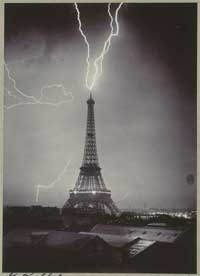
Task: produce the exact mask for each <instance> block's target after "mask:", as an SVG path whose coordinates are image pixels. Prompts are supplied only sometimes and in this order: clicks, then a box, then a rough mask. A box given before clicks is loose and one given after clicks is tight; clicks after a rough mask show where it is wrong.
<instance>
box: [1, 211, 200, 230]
mask: <svg viewBox="0 0 200 276" xmlns="http://www.w3.org/2000/svg"><path fill="white" fill-rule="evenodd" d="M64 215H65V216H68V215H69V216H74V217H76V216H77V217H78V218H80V216H81V217H90V219H91V220H90V222H89V223H87V224H85V225H83V224H82V225H79V219H78V218H77V221H76V220H74V221H73V223H72V224H71V225H69V226H68V227H67V228H66V226H64V224H63V219H62V214H61V211H60V209H59V208H57V207H42V206H30V207H5V208H4V213H3V232H4V234H5V233H7V232H8V231H10V230H12V229H15V228H27V227H28V228H29V227H34V228H41V229H44V228H46V229H53V230H61V229H62V230H63V229H66V230H68V231H75V232H78V231H89V230H90V229H91V228H92V227H93V226H94V225H95V224H97V223H99V224H114V225H130V226H144V225H147V224H151V223H162V224H165V225H166V226H169V227H170V226H171V227H174V226H176V227H178V226H180V227H182V226H186V225H188V224H195V223H196V218H192V219H185V218H184V217H176V216H174V217H172V216H169V215H166V214H162V215H161V214H159V215H154V216H152V215H149V216H148V215H145V216H144V215H143V214H141V215H140V214H136V213H134V212H123V213H121V215H119V216H115V215H108V214H103V213H95V212H94V210H93V211H91V210H83V209H73V208H72V209H68V210H67V212H66V211H65V214H64Z"/></svg>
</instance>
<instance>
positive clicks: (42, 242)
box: [3, 229, 105, 250]
mask: <svg viewBox="0 0 200 276" xmlns="http://www.w3.org/2000/svg"><path fill="white" fill-rule="evenodd" d="M92 240H98V242H101V243H105V242H104V241H103V240H101V239H100V238H99V237H97V236H96V235H90V236H89V235H84V234H79V233H74V232H66V231H52V230H50V231H41V230H39V231H36V230H34V231H33V230H32V229H25V230H24V229H18V230H14V231H11V232H9V233H8V234H6V235H5V236H4V241H3V243H4V247H12V246H33V245H34V246H35V245H37V246H45V247H49V248H60V249H70V250H79V249H80V248H82V247H84V246H85V245H86V244H87V243H88V242H90V241H92Z"/></svg>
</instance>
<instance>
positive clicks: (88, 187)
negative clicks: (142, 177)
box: [63, 94, 119, 214]
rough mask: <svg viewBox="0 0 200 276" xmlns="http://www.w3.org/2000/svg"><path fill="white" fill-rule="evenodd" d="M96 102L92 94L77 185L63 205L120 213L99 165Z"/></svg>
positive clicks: (84, 209) (88, 101)
mask: <svg viewBox="0 0 200 276" xmlns="http://www.w3.org/2000/svg"><path fill="white" fill-rule="evenodd" d="M94 104H95V101H94V99H93V98H92V94H90V97H89V99H88V100H87V105H88V110H87V126H86V138H85V148H84V154H83V161H82V164H81V167H80V173H79V176H78V179H77V181H76V184H75V187H74V189H72V190H70V197H69V199H68V200H67V201H66V203H65V205H64V206H63V211H64V210H65V209H67V208H80V209H81V210H82V211H90V210H92V211H95V212H97V213H110V214H118V213H119V210H118V208H117V206H116V205H115V204H114V202H113V200H112V198H111V191H110V190H108V189H107V188H106V186H105V183H104V180H103V177H102V174H101V168H100V166H99V161H98V155H97V146H96V132H95V119H94Z"/></svg>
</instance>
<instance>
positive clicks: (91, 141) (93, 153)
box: [81, 94, 99, 168]
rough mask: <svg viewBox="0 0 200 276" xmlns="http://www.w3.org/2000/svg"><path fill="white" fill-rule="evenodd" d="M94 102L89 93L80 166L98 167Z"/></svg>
mask: <svg viewBox="0 0 200 276" xmlns="http://www.w3.org/2000/svg"><path fill="white" fill-rule="evenodd" d="M94 104H95V101H94V99H93V98H92V94H90V97H89V99H88V100H87V105H88V110H87V126H86V138H85V148H84V155H83V162H82V166H81V167H82V168H88V167H95V168H99V161H98V155H97V146H96V133H95V119H94Z"/></svg>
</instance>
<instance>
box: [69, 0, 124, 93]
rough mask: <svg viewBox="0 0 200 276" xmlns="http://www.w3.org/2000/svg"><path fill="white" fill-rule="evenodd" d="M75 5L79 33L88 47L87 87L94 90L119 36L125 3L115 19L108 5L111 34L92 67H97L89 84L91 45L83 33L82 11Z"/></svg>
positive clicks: (116, 11)
mask: <svg viewBox="0 0 200 276" xmlns="http://www.w3.org/2000/svg"><path fill="white" fill-rule="evenodd" d="M74 5H75V9H76V12H77V20H78V24H79V32H80V33H81V36H82V37H83V39H84V42H85V44H86V46H87V56H86V64H87V68H86V77H85V85H86V87H87V88H88V89H89V90H92V89H93V87H94V85H95V83H96V81H97V80H98V79H99V77H100V76H101V75H102V72H103V60H104V57H105V55H106V54H107V53H108V51H109V49H110V46H111V40H112V38H113V37H115V36H118V34H119V22H118V14H119V10H120V9H121V6H122V5H123V2H121V3H120V4H119V5H118V7H117V9H116V10H115V16H114V19H113V16H112V14H111V11H110V8H111V4H110V3H109V4H108V15H109V17H110V29H111V30H110V34H109V36H108V38H107V40H106V41H105V42H104V46H103V49H102V51H101V53H100V55H99V56H98V57H97V58H96V59H95V60H94V62H93V63H92V66H94V67H95V72H94V74H93V77H92V81H91V82H89V75H90V68H91V64H90V44H89V42H88V39H87V37H86V35H85V33H84V32H83V29H82V23H81V18H80V10H79V8H78V4H77V3H74ZM113 21H114V22H115V25H116V31H115V32H114V28H113Z"/></svg>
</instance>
